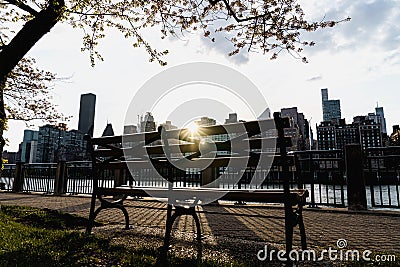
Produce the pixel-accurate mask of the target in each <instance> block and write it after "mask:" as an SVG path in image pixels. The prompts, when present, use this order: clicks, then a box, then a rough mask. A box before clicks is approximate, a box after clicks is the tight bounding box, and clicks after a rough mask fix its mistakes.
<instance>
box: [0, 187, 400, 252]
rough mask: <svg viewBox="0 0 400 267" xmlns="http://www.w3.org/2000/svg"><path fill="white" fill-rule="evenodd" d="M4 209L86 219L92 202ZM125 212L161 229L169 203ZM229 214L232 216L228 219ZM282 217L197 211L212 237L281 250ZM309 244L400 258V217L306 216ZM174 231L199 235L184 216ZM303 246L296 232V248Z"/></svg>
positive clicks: (116, 216) (144, 203)
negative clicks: (41, 210)
mask: <svg viewBox="0 0 400 267" xmlns="http://www.w3.org/2000/svg"><path fill="white" fill-rule="evenodd" d="M0 204H1V205H25V206H32V207H39V208H49V209H54V210H59V211H63V212H67V213H73V214H77V215H80V216H83V217H86V218H87V217H88V214H89V204H90V198H89V197H77V196H75V197H74V196H44V195H39V194H13V193H0ZM126 205H127V209H128V212H129V214H130V220H131V224H132V225H134V226H138V227H146V228H154V229H163V228H164V225H165V220H166V204H164V203H160V202H155V201H149V200H128V201H126ZM227 214H228V215H227ZM268 216H280V217H282V216H283V209H282V208H277V207H270V206H252V205H245V206H236V205H229V204H226V205H219V206H205V207H200V208H199V217H200V220H201V225H202V230H203V233H204V234H205V235H207V236H210V237H228V238H236V239H241V240H249V241H258V242H268V243H272V244H274V245H276V246H277V247H280V246H283V244H284V221H283V219H277V218H268ZM97 219H98V220H101V221H104V222H112V223H121V224H122V223H123V222H124V218H123V215H122V213H121V211H119V210H114V209H109V210H104V211H102V212H101V213H100V214H99V216H98V218H97ZM304 223H305V226H306V232H307V238H308V240H307V241H308V244H309V246H310V247H311V248H320V249H325V248H326V249H327V248H328V247H329V246H332V247H333V248H335V247H336V241H337V240H338V239H340V238H344V239H346V240H347V242H348V247H347V248H348V249H359V250H365V249H369V250H371V251H373V252H376V253H379V252H385V253H389V252H390V253H396V254H400V231H399V229H400V212H398V213H397V214H396V213H395V214H386V215H385V214H382V213H376V212H368V213H363V214H355V213H349V212H346V211H342V212H329V210H327V209H325V210H321V211H315V210H308V209H306V210H305V211H304ZM174 228H175V230H179V231H183V232H193V233H194V231H195V225H194V222H193V219H192V218H191V217H188V216H183V217H182V218H180V219H179V221H178V222H177V223H175V225H174ZM299 244H300V236H299V233H298V230H297V229H296V231H295V245H299Z"/></svg>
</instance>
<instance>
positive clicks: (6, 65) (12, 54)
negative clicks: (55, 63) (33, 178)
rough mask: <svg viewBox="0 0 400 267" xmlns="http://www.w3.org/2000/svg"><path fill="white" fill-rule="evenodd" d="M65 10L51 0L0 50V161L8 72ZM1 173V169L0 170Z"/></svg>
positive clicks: (63, 6)
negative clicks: (4, 96)
mask: <svg viewBox="0 0 400 267" xmlns="http://www.w3.org/2000/svg"><path fill="white" fill-rule="evenodd" d="M64 10H65V2H64V0H51V1H50V3H49V5H48V7H47V8H46V9H43V10H42V11H40V12H39V13H38V14H37V15H36V16H35V17H34V18H33V19H32V20H30V21H28V22H27V23H26V24H25V25H24V26H23V27H22V29H21V30H20V31H19V32H18V33H17V35H15V37H14V38H13V39H12V40H11V41H10V43H9V44H7V45H6V46H5V47H4V48H3V49H2V50H1V51H0V163H1V164H2V153H3V148H4V145H5V142H4V138H3V132H4V130H5V126H6V113H5V108H4V98H3V95H4V88H5V86H6V80H7V76H8V74H9V73H10V72H11V71H12V70H13V69H14V68H15V67H16V66H17V65H18V62H19V61H20V60H21V59H22V58H23V57H24V56H25V55H26V54H27V53H28V52H29V50H30V49H31V48H32V47H33V46H34V45H35V44H36V43H37V41H39V40H40V38H42V37H43V36H44V35H45V34H46V33H48V32H49V31H50V30H51V28H53V27H54V25H56V24H57V22H58V21H59V20H60V17H61V15H62V14H63V12H64ZM0 175H1V171H0Z"/></svg>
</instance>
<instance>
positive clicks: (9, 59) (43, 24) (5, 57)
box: [0, 0, 65, 80]
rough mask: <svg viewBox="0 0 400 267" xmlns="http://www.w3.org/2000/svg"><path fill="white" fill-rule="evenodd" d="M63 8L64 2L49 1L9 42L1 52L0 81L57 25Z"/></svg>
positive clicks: (57, 0) (61, 0)
mask: <svg viewBox="0 0 400 267" xmlns="http://www.w3.org/2000/svg"><path fill="white" fill-rule="evenodd" d="M64 8H65V2H64V0H53V1H50V4H49V6H48V7H47V8H46V9H43V10H42V11H40V12H39V13H38V14H37V15H36V16H35V17H34V18H33V19H32V20H30V21H28V22H27V23H26V24H25V25H24V27H23V28H22V29H21V30H20V31H19V32H18V33H17V35H15V37H14V38H13V39H12V40H11V42H10V43H9V44H8V45H7V46H5V47H4V48H3V50H1V52H0V80H1V79H4V78H5V77H6V76H7V75H8V73H10V72H11V71H12V70H13V69H14V67H15V66H17V64H18V62H19V61H20V60H21V59H22V58H23V57H24V56H25V55H26V54H27V53H28V52H29V50H30V49H31V48H32V47H33V46H34V45H35V44H36V43H37V41H39V40H40V38H42V37H43V36H44V35H45V34H46V33H48V32H49V31H50V30H51V28H53V27H54V25H56V24H57V22H58V21H59V19H60V16H61V15H62V13H63V12H64Z"/></svg>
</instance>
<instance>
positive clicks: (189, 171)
mask: <svg viewBox="0 0 400 267" xmlns="http://www.w3.org/2000/svg"><path fill="white" fill-rule="evenodd" d="M287 127H289V119H288V118H280V116H279V115H278V114H274V119H269V120H259V121H250V122H240V123H233V124H225V125H213V126H201V127H199V128H198V129H197V131H196V132H191V131H190V130H189V129H173V130H165V129H163V128H159V129H158V131H154V132H146V133H136V134H128V135H123V136H107V137H99V138H89V137H87V139H88V144H89V150H90V151H89V152H90V153H91V155H92V164H93V169H94V175H93V178H94V187H95V188H96V187H116V186H120V185H124V184H129V185H135V186H143V187H145V186H151V187H168V186H171V184H172V185H173V186H174V187H198V186H203V187H211V188H221V187H224V188H225V187H226V188H235V186H236V185H237V184H238V182H239V181H241V180H243V179H244V180H246V179H247V180H248V183H249V184H251V185H252V186H254V187H257V186H259V185H260V183H262V181H263V180H264V179H265V177H266V175H267V174H268V170H269V169H270V167H271V166H278V167H280V166H289V165H293V160H291V158H290V157H288V156H287V154H286V147H290V146H291V145H292V144H291V139H290V137H284V136H283V129H284V128H287ZM279 133H281V134H280V135H281V136H279ZM277 148H278V150H280V153H277V151H278V150H277ZM287 179H288V178H287Z"/></svg>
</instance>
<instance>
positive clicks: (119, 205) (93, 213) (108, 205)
mask: <svg viewBox="0 0 400 267" xmlns="http://www.w3.org/2000/svg"><path fill="white" fill-rule="evenodd" d="M98 198H99V200H100V207H98V208H97V209H96V210H94V209H95V205H96V196H95V195H94V196H92V202H91V205H90V214H89V223H88V226H87V228H86V232H87V233H91V232H92V229H93V225H94V220H95V219H96V217H97V215H98V214H99V213H100V211H102V210H103V209H112V208H115V209H119V210H121V211H122V213H123V214H124V217H125V229H130V227H129V214H128V211H127V210H126V208H125V207H124V205H123V202H124V200H125V199H126V196H124V197H123V198H121V199H120V200H118V201H114V202H110V201H107V200H105V199H103V198H102V197H101V196H98Z"/></svg>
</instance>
